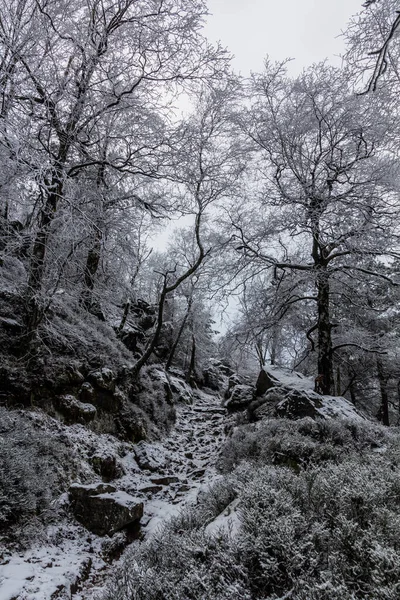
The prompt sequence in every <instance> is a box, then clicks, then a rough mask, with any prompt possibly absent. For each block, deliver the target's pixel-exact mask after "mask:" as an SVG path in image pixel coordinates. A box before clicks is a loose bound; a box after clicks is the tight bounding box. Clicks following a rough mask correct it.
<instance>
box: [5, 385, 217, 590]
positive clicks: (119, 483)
mask: <svg viewBox="0 0 400 600" xmlns="http://www.w3.org/2000/svg"><path fill="white" fill-rule="evenodd" d="M181 385H184V384H183V382H181ZM186 391H187V397H188V395H189V393H190V392H189V391H188V390H186ZM176 409H177V420H176V423H175V426H174V428H173V429H172V431H171V433H170V435H169V436H167V437H165V438H164V439H163V440H161V441H159V442H156V443H147V442H140V443H139V444H136V445H135V446H129V445H128V444H121V443H120V442H119V441H118V440H116V438H113V437H112V436H107V435H102V436H96V434H94V433H93V432H91V431H89V430H87V429H86V428H84V427H83V426H73V427H71V428H67V427H65V426H62V427H64V428H65V434H66V435H68V437H69V438H70V440H71V443H72V445H74V444H76V445H78V444H80V446H81V447H95V448H96V451H97V452H104V453H105V454H106V455H109V454H111V455H113V456H114V457H115V458H116V460H117V462H118V463H119V464H120V465H121V467H122V469H121V471H122V472H123V473H124V474H123V475H122V476H121V477H120V478H119V479H114V480H113V481H112V482H111V484H112V486H113V487H114V488H115V490H116V493H117V494H119V496H120V497H126V495H128V497H129V498H132V497H133V499H134V500H135V501H136V500H137V502H138V503H139V504H140V503H143V505H144V514H143V517H142V519H141V528H140V530H138V528H137V527H132V528H131V530H129V529H127V530H124V531H121V532H118V533H116V534H114V535H113V536H112V537H108V536H104V537H101V536H97V535H94V534H91V533H90V532H89V531H88V530H87V529H86V528H84V527H83V526H82V525H80V524H79V523H77V522H76V521H75V520H74V519H73V518H72V515H71V511H70V506H69V501H68V494H63V496H62V497H61V498H60V499H59V502H58V504H59V508H58V514H59V515H60V516H59V518H57V519H55V520H54V521H53V522H52V524H49V526H48V528H47V530H46V534H45V537H43V536H42V538H41V539H40V540H39V539H38V540H37V542H36V543H35V544H34V545H33V546H32V547H30V548H29V550H26V551H21V552H13V553H11V554H7V556H2V555H1V552H0V600H71V599H73V600H95V599H96V598H98V597H99V596H100V595H101V593H102V590H103V589H104V586H105V585H106V582H107V579H108V578H109V577H110V575H111V573H113V572H114V571H115V568H116V566H117V563H118V561H119V560H122V558H123V555H124V551H125V550H126V548H127V543H128V545H130V544H132V543H134V544H140V543H142V540H144V539H146V538H147V537H148V536H150V535H151V533H152V532H153V531H154V530H155V529H156V528H157V527H158V526H159V525H160V524H161V523H162V522H163V521H164V520H165V519H167V518H168V517H169V516H171V515H173V514H177V513H178V512H179V511H180V510H181V509H182V508H183V507H184V506H185V505H186V504H187V503H190V502H195V501H196V498H197V494H198V491H199V490H200V488H202V486H208V485H209V484H210V483H211V482H212V480H213V479H215V477H216V471H215V468H214V466H215V462H216V459H217V456H218V452H219V449H220V447H221V444H222V442H223V440H224V438H225V433H224V430H225V428H226V414H225V412H226V411H225V409H223V408H222V407H221V398H220V396H219V395H218V394H215V393H213V392H209V393H205V392H203V391H195V392H194V394H193V403H191V404H179V405H177V407H176ZM60 427H61V426H60ZM91 485H96V483H94V484H91ZM88 487H90V486H88ZM124 495H125V496H124Z"/></svg>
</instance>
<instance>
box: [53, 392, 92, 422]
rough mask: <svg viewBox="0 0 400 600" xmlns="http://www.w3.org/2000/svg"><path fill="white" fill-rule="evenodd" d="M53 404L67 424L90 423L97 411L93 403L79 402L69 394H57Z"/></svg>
mask: <svg viewBox="0 0 400 600" xmlns="http://www.w3.org/2000/svg"><path fill="white" fill-rule="evenodd" d="M55 405H56V409H57V410H58V412H59V413H61V415H62V416H63V417H64V420H65V422H66V423H67V424H72V423H90V421H93V419H94V418H95V416H96V413H97V410H96V407H95V406H93V404H87V403H84V402H81V401H80V400H78V398H76V397H75V396H72V395H71V394H65V395H63V396H58V398H56V400H55Z"/></svg>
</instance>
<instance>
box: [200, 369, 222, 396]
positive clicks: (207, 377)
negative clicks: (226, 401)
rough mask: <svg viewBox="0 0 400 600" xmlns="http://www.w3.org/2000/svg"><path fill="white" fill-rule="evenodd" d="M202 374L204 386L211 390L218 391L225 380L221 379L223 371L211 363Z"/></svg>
mask: <svg viewBox="0 0 400 600" xmlns="http://www.w3.org/2000/svg"><path fill="white" fill-rule="evenodd" d="M202 375H203V382H204V386H205V387H207V388H209V389H210V390H214V391H218V390H219V389H220V388H221V386H222V385H223V381H221V373H220V372H219V370H218V369H217V368H216V367H215V366H214V365H210V366H209V367H206V368H205V369H203V373H202Z"/></svg>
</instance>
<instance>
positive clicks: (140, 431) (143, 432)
mask: <svg viewBox="0 0 400 600" xmlns="http://www.w3.org/2000/svg"><path fill="white" fill-rule="evenodd" d="M116 423H117V429H118V431H119V434H120V436H121V437H122V438H123V439H125V440H126V441H128V442H133V443H134V444H136V443H137V442H140V441H141V440H145V439H146V438H147V430H148V427H149V423H148V419H147V417H146V414H145V413H144V412H143V411H142V410H141V409H140V408H139V407H138V406H135V405H134V404H132V403H131V402H128V401H127V402H124V403H123V404H122V406H121V408H120V410H119V412H118V416H117V417H116Z"/></svg>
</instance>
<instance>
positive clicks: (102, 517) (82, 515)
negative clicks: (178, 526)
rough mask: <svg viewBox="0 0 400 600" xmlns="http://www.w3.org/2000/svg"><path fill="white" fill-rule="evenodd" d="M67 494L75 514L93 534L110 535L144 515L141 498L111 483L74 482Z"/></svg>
mask: <svg viewBox="0 0 400 600" xmlns="http://www.w3.org/2000/svg"><path fill="white" fill-rule="evenodd" d="M69 496H70V502H71V508H72V511H73V514H74V516H75V518H76V519H77V520H78V521H79V522H80V523H81V524H82V525H83V526H84V527H86V529H88V530H89V531H91V532H92V533H95V534H96V535H107V534H108V535H112V534H113V533H115V532H116V531H119V530H120V529H123V528H124V527H127V526H128V525H130V524H131V523H134V522H136V521H139V520H140V519H141V517H142V515H143V502H140V500H138V499H137V498H134V497H133V496H131V495H129V494H127V493H126V492H121V491H117V490H116V488H115V487H114V486H111V485H107V484H92V485H80V484H74V485H72V486H71V487H70V489H69Z"/></svg>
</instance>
